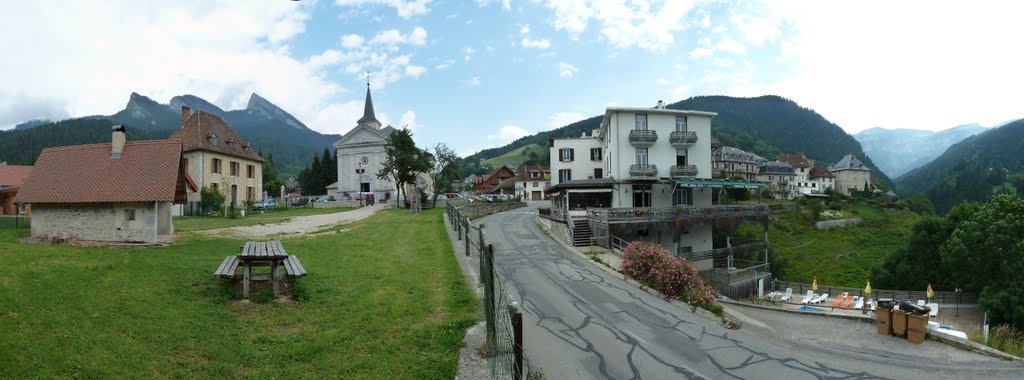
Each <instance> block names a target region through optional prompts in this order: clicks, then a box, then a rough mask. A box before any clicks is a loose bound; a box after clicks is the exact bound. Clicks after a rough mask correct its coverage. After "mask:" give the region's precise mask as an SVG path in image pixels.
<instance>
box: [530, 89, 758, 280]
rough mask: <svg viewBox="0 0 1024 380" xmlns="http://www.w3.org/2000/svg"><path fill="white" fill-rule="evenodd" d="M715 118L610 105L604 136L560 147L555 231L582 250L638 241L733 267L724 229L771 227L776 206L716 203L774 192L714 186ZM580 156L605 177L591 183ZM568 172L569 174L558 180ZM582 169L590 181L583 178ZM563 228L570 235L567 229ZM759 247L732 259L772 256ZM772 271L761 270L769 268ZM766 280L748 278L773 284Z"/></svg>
mask: <svg viewBox="0 0 1024 380" xmlns="http://www.w3.org/2000/svg"><path fill="white" fill-rule="evenodd" d="M715 115H716V114H715V113H713V112H704V111H686V110H674V109H668V108H665V107H664V105H663V103H661V102H659V104H658V106H656V107H655V108H629V107H609V108H607V109H606V110H605V115H604V118H603V119H602V122H601V129H600V130H599V131H598V133H595V134H592V135H591V136H589V137H587V136H584V137H577V138H568V139H553V140H552V141H551V154H552V155H553V156H552V159H551V171H552V183H553V185H552V186H551V188H549V189H547V193H548V194H549V195H550V196H551V208H550V215H549V216H548V217H550V218H551V219H552V223H553V226H555V230H560V231H566V233H567V234H568V236H569V239H570V241H572V242H573V243H574V244H576V245H589V244H596V245H601V246H605V247H606V248H610V249H613V250H621V249H622V248H623V247H624V244H625V243H626V242H629V241H636V240H640V241H645V242H651V243H655V244H659V245H661V246H662V247H664V248H666V249H667V250H668V251H669V252H672V253H673V254H674V255H677V256H682V257H687V258H689V259H690V260H692V261H694V262H695V263H696V265H697V267H698V269H699V270H702V271H704V270H711V269H712V268H713V267H717V265H719V264H722V265H726V264H727V263H726V260H724V259H723V260H722V261H721V262H719V261H718V259H719V258H724V256H723V257H718V256H716V255H719V254H721V252H719V251H718V250H716V249H715V248H714V246H713V239H712V228H713V227H716V226H717V227H720V228H724V230H723V231H724V232H725V233H726V234H727V235H728V234H731V233H732V231H733V230H734V228H735V227H736V226H737V225H738V224H739V223H740V222H742V221H743V220H754V221H758V222H762V223H767V207H766V206H763V205H730V206H722V205H717V206H714V205H712V194H713V193H715V192H719V191H722V190H725V189H732V188H740V189H755V190H757V189H761V188H763V187H764V184H762V183H759V182H752V181H730V180H716V179H712V178H711V177H712V165H711V118H712V117H714V116H715ZM575 152H584V154H587V153H590V156H589V157H590V159H586V160H585V161H586V162H587V163H588V164H590V162H591V161H595V162H596V165H595V166H597V167H598V168H600V169H601V171H600V173H596V174H597V175H593V176H591V175H590V174H591V173H592V172H591V170H593V169H591V168H589V165H588V167H585V168H580V167H579V163H578V162H576V159H577V158H578V157H579V156H575ZM583 157H587V156H583ZM590 165H594V164H590ZM565 170H568V171H569V172H568V173H569V174H568V175H565V174H563V175H557V176H556V175H555V174H554V173H556V172H563V171H565ZM577 171H582V172H583V174H584V175H586V176H582V175H581V176H577V174H576V172H577ZM563 173H564V172H563ZM557 177H560V178H558V179H557V180H556V178H557ZM588 177H590V178H588ZM562 224H564V226H565V227H558V226H559V225H562ZM592 242H593V243H592ZM752 244H753V245H747V244H745V243H743V244H734V245H733V246H732V247H731V248H730V250H729V252H732V250H733V249H735V250H741V249H746V248H751V247H753V248H752V249H763V248H764V243H763V242H754V243H752ZM722 252H724V251H722ZM728 261H729V264H731V265H727V267H733V269H735V265H737V263H735V262H732V260H731V259H730V260H728ZM762 264H763V263H755V264H753V266H757V267H758V268H761V269H765V268H766V267H762ZM758 270H760V269H758ZM758 273H760V274H758V275H757V276H754V277H746V278H747V280H752V279H755V278H756V279H762V280H763V279H764V278H766V277H765V274H764V273H763V272H758ZM727 277H728V276H726V278H727Z"/></svg>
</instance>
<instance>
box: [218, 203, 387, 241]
mask: <svg viewBox="0 0 1024 380" xmlns="http://www.w3.org/2000/svg"><path fill="white" fill-rule="evenodd" d="M386 207H388V206H387V205H384V204H378V205H375V206H368V207H361V208H358V209H355V210H351V211H343V212H336V213H333V214H321V215H308V216H296V217H294V218H291V219H290V220H288V221H287V222H284V223H277V224H264V225H255V226H241V227H228V228H218V229H213V230H206V231H202V233H205V234H209V235H230V236H243V237H265V236H273V235H303V234H309V233H313V232H316V231H318V230H321V229H323V228H324V227H328V226H333V225H335V224H340V223H348V222H354V221H357V220H360V219H363V218H366V217H368V216H370V215H373V213H375V212H377V210H381V209H384V208H386Z"/></svg>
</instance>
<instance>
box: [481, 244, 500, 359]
mask: <svg viewBox="0 0 1024 380" xmlns="http://www.w3.org/2000/svg"><path fill="white" fill-rule="evenodd" d="M480 228H481V233H480V236H481V240H480V242H481V244H482V243H483V239H482V237H483V232H482V231H483V225H480ZM483 252H484V254H483V255H481V256H482V257H481V258H480V259H481V260H480V261H481V262H483V263H485V264H484V267H485V271H486V272H487V273H486V277H485V276H484V274H483V273H481V277H485V278H486V280H485V281H484V318H486V319H487V350H488V353H489V354H490V356H491V357H493V356H494V355H495V351H496V349H497V348H498V347H497V344H498V343H497V341H498V339H497V331H498V329H497V326H496V325H497V322H498V321H497V315H495V313H494V296H495V294H494V246H493V245H490V244H488V245H487V248H485V249H484V251H483Z"/></svg>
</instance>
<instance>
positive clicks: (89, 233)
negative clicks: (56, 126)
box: [15, 125, 198, 243]
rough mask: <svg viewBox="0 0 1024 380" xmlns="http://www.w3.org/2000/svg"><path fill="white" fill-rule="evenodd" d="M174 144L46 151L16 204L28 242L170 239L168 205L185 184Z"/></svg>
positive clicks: (119, 140) (119, 141) (118, 135)
mask: <svg viewBox="0 0 1024 380" xmlns="http://www.w3.org/2000/svg"><path fill="white" fill-rule="evenodd" d="M181 150H182V146H181V141H180V140H153V141H135V142H125V135H124V128H123V127H121V126H120V125H117V126H115V130H114V133H113V141H112V143H109V144H108V143H104V144H89V145H75V146H65V147H56V148H47V149H44V150H43V152H42V153H41V154H40V155H39V158H38V159H37V160H36V164H35V168H34V169H33V170H32V173H31V174H30V175H29V177H28V178H27V179H26V180H25V183H24V184H23V185H22V187H21V191H19V192H18V196H17V198H16V199H15V201H16V202H18V203H27V204H29V207H30V212H31V215H32V237H33V238H42V239H77V240H86V241H101V242H145V243H165V242H170V241H172V240H173V238H174V225H173V222H172V217H171V213H172V207H173V204H181V203H185V201H186V197H187V190H192V191H196V190H198V189H197V188H196V187H195V185H194V184H193V185H190V184H189V181H188V179H187V178H186V177H187V174H186V171H185V165H184V161H183V160H182V155H181Z"/></svg>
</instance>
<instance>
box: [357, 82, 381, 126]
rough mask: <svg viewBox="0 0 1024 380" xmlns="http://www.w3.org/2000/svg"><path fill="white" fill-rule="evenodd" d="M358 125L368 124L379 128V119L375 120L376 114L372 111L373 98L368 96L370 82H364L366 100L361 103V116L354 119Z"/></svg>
mask: <svg viewBox="0 0 1024 380" xmlns="http://www.w3.org/2000/svg"><path fill="white" fill-rule="evenodd" d="M356 123H358V124H359V125H370V126H372V127H374V128H380V121H379V120H377V115H376V113H374V111H373V98H372V97H370V84H369V83H367V84H366V102H365V103H364V104H363V117H361V118H359V120H358V121H356Z"/></svg>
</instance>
